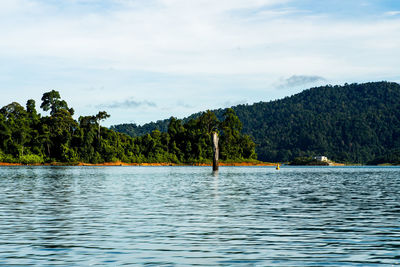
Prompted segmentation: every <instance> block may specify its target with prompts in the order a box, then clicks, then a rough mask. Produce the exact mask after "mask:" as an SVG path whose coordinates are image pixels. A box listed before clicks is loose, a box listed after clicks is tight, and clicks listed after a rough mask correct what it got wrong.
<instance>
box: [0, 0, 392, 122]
mask: <svg viewBox="0 0 400 267" xmlns="http://www.w3.org/2000/svg"><path fill="white" fill-rule="evenodd" d="M381 80H388V81H394V82H400V1H398V0H348V1H343V0H324V1H321V0H0V94H1V97H0V106H4V105H6V104H8V103H10V102H12V101H17V102H19V103H21V104H23V105H25V103H26V101H27V99H29V98H33V99H35V100H36V101H37V107H38V108H39V106H40V98H41V96H42V94H43V93H44V92H46V91H49V90H52V89H55V90H58V91H59V92H60V93H61V96H62V98H63V99H65V100H66V101H67V102H68V103H69V105H70V106H72V107H73V108H74V109H75V110H76V113H77V115H91V114H95V113H97V112H98V111H99V110H106V111H107V112H108V113H109V114H111V118H110V119H108V121H107V122H105V125H112V124H119V123H127V122H135V123H138V124H143V123H146V122H149V121H154V120H158V119H164V118H169V117H170V116H175V117H184V116H187V115H190V114H191V113H194V112H198V111H202V110H206V109H214V108H220V107H228V106H232V105H236V104H242V103H249V104H251V103H254V102H259V101H269V100H273V99H277V98H281V97H284V96H288V95H292V94H295V93H298V92H300V91H302V90H303V89H307V88H310V87H313V86H318V85H324V84H343V83H345V82H347V83H353V82H358V83H360V82H366V81H381Z"/></svg>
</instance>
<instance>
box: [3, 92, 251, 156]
mask: <svg viewBox="0 0 400 267" xmlns="http://www.w3.org/2000/svg"><path fill="white" fill-rule="evenodd" d="M41 100H42V103H41V106H40V108H42V109H43V111H45V112H49V115H48V116H42V115H41V114H39V113H38V112H37V110H36V103H35V101H34V100H32V99H30V100H28V101H27V103H26V108H25V107H23V106H21V105H20V104H19V103H16V102H13V103H11V104H8V105H6V106H4V107H2V108H1V109H0V162H19V163H44V162H54V161H57V162H66V163H71V162H86V163H102V162H116V161H122V162H126V163H142V162H149V163H156V162H168V163H199V162H204V163H206V162H211V159H212V141H211V134H212V133H213V132H214V131H217V133H218V134H219V136H220V142H219V146H220V159H221V160H223V161H224V160H225V161H245V160H253V159H255V158H256V157H257V155H256V154H255V144H254V142H253V141H252V140H251V138H250V137H249V136H248V135H243V134H242V133H241V130H242V123H241V121H240V120H239V118H238V117H237V115H236V114H235V112H234V110H232V109H227V110H225V111H224V114H223V120H221V121H220V120H218V119H217V117H216V116H215V114H214V113H213V112H211V111H207V112H203V113H202V114H200V115H199V116H197V117H196V118H193V119H190V120H187V121H186V122H183V121H182V120H178V119H176V118H171V119H170V122H169V124H168V126H167V129H166V131H165V132H160V131H159V130H153V131H151V132H149V133H145V134H143V135H142V136H139V137H130V136H128V135H126V134H123V133H119V132H116V131H113V130H110V129H107V128H105V127H102V126H101V122H102V121H103V120H105V119H107V118H108V117H109V115H108V114H107V112H105V111H101V112H99V113H98V114H96V115H93V116H81V117H79V119H78V121H76V120H75V119H74V118H73V115H74V110H73V109H72V108H69V107H68V104H67V103H66V102H65V101H64V100H62V99H61V97H60V94H59V92H57V91H54V90H52V91H50V92H47V93H45V94H43V97H42V99H41Z"/></svg>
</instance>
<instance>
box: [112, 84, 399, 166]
mask: <svg viewBox="0 0 400 267" xmlns="http://www.w3.org/2000/svg"><path fill="white" fill-rule="evenodd" d="M233 109H234V110H235V112H236V114H237V115H238V117H239V119H240V120H241V121H242V123H243V132H244V133H245V134H248V135H250V136H251V137H252V138H253V140H254V141H255V143H256V144H257V148H256V152H257V154H258V159H260V160H263V161H271V162H276V161H289V160H292V159H294V158H295V157H298V156H313V155H325V156H327V157H328V158H330V159H332V160H335V161H339V162H353V163H367V162H369V161H372V160H374V159H375V158H377V157H381V156H382V155H385V154H387V153H388V152H389V151H392V150H393V149H396V148H400V85H399V84H397V83H391V82H373V83H372V82H371V83H364V84H345V85H344V86H331V85H328V86H322V87H316V88H311V89H308V90H305V91H303V92H301V93H299V94H296V95H293V96H291V97H286V98H284V99H280V100H276V101H270V102H259V103H255V104H252V105H248V104H246V105H238V106H235V107H233ZM214 112H215V113H216V115H217V117H218V118H220V117H221V116H222V114H223V112H224V110H223V109H219V110H215V111H214ZM199 114H200V113H199ZM199 114H193V115H192V116H190V117H196V116H198V115H199ZM168 124H169V120H163V121H157V122H156V123H151V124H145V125H143V126H136V125H129V124H124V125H116V126H113V127H112V129H114V130H116V131H120V132H125V133H128V134H130V135H132V136H135V135H142V134H143V133H145V132H150V131H152V130H154V129H159V130H160V131H164V130H165V129H167V127H168ZM128 126H129V127H130V128H129V127H128Z"/></svg>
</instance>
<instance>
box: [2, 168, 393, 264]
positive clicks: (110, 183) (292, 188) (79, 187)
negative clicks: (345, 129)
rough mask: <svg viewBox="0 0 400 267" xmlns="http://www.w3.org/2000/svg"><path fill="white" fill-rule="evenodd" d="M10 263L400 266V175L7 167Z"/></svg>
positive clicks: (380, 171)
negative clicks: (214, 172) (213, 172)
mask: <svg viewBox="0 0 400 267" xmlns="http://www.w3.org/2000/svg"><path fill="white" fill-rule="evenodd" d="M0 265H1V266H12V265H24V266H26V265H29V266H32V265H33V266H35V265H36V266H55V265H61V266H90V265H102V266H104V265H108V266H122V265H146V266H189V265H192V266H193V265H194V266H327V265H329V266H392V265H400V168H395V167H376V168H368V167H307V168H306V167H282V168H281V170H280V171H276V170H275V169H274V168H272V167H221V168H220V171H219V173H218V174H217V175H216V174H214V175H213V174H212V172H211V168H210V167H1V168H0Z"/></svg>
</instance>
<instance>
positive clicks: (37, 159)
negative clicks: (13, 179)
mask: <svg viewBox="0 0 400 267" xmlns="http://www.w3.org/2000/svg"><path fill="white" fill-rule="evenodd" d="M18 161H19V162H20V163H23V164H35V163H43V162H44V159H43V157H41V156H39V155H32V154H30V155H23V156H21V157H20V158H19V160H18Z"/></svg>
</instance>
